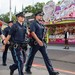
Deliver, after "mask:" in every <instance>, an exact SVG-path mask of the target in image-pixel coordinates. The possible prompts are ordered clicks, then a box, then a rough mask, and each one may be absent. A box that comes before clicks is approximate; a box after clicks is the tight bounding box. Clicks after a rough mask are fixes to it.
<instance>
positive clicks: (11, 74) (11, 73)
mask: <svg viewBox="0 0 75 75" xmlns="http://www.w3.org/2000/svg"><path fill="white" fill-rule="evenodd" d="M9 69H10V75H13V73H14V70H12V69H11V67H9Z"/></svg>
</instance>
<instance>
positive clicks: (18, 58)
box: [10, 47, 26, 75]
mask: <svg viewBox="0 0 75 75" xmlns="http://www.w3.org/2000/svg"><path fill="white" fill-rule="evenodd" d="M12 56H13V60H14V64H12V65H10V69H11V70H12V71H15V70H16V69H18V73H19V75H24V74H23V67H24V63H25V60H26V56H25V51H24V50H23V49H22V48H21V47H19V48H13V51H12Z"/></svg>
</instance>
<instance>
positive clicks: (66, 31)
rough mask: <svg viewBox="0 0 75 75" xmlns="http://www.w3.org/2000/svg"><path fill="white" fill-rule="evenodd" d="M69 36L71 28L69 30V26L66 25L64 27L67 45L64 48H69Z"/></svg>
mask: <svg viewBox="0 0 75 75" xmlns="http://www.w3.org/2000/svg"><path fill="white" fill-rule="evenodd" d="M68 38H69V30H68V27H66V28H65V29H64V39H65V42H64V43H65V47H64V49H69V43H68Z"/></svg>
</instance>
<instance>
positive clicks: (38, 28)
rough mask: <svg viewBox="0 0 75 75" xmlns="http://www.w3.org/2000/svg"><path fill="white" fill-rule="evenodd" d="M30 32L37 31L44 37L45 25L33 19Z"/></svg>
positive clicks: (40, 36)
mask: <svg viewBox="0 0 75 75" xmlns="http://www.w3.org/2000/svg"><path fill="white" fill-rule="evenodd" d="M30 32H35V34H36V35H37V37H38V38H39V39H42V38H43V32H44V26H43V25H42V24H40V23H39V22H38V21H36V20H35V21H33V22H32V24H31V25H30Z"/></svg>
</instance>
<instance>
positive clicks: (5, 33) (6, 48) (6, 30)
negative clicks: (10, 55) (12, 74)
mask: <svg viewBox="0 0 75 75" xmlns="http://www.w3.org/2000/svg"><path fill="white" fill-rule="evenodd" d="M10 28H11V27H9V26H8V27H6V28H5V29H4V30H3V34H4V35H5V37H7V35H8V33H9V31H10ZM9 46H10V44H6V45H5V50H4V52H3V55H2V61H3V65H4V66H6V60H7V51H8V48H9Z"/></svg>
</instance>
